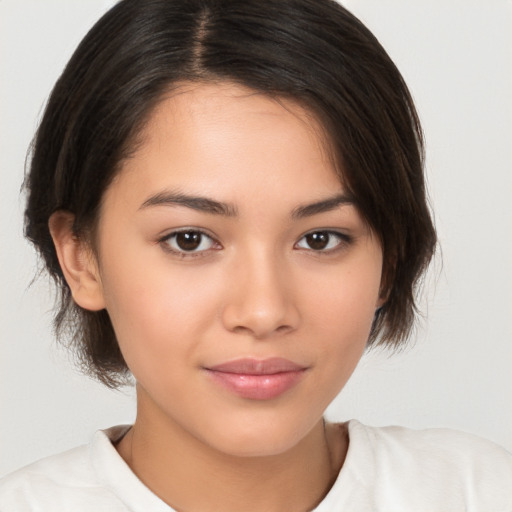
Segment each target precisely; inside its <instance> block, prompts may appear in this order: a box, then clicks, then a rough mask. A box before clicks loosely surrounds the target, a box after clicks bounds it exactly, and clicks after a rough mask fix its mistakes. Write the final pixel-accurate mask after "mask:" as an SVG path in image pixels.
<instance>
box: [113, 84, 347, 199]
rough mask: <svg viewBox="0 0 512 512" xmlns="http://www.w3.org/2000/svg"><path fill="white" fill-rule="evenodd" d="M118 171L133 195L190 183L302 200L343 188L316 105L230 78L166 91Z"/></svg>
mask: <svg viewBox="0 0 512 512" xmlns="http://www.w3.org/2000/svg"><path fill="white" fill-rule="evenodd" d="M119 174H120V175H119V176H118V177H117V178H116V180H115V181H114V183H115V182H116V181H123V182H125V183H126V184H128V183H129V182H131V184H132V195H136V196H140V194H141V193H142V192H143V191H144V192H147V193H150V192H152V193H155V192H158V189H162V188H173V189H176V188H179V189H181V188H184V189H186V191H187V192H188V191H192V192H194V193H202V194H208V195H209V196H212V197H213V196H215V197H218V196H219V195H220V196H229V197H225V198H224V197H221V199H226V200H227V199H229V200H230V202H232V201H233V199H234V198H235V197H236V195H237V194H238V193H241V192H243V191H244V190H249V191H250V190H252V191H253V192H254V193H259V194H265V192H266V193H267V194H266V195H268V198H269V199H271V196H272V194H270V192H271V190H270V187H271V186H274V187H276V188H280V189H281V193H282V191H283V190H284V189H287V190H288V194H287V195H288V196H290V197H293V196H294V195H296V194H297V193H298V194H299V195H300V194H302V195H307V196H308V197H304V198H303V199H304V201H308V200H310V199H311V194H313V195H314V194H315V193H317V194H318V195H322V196H325V195H326V193H328V192H329V193H330V195H332V194H333V192H336V191H339V190H341V188H342V187H341V182H340V178H339V175H338V174H337V172H336V170H335V166H334V164H333V159H332V158H331V156H330V151H329V144H328V143H327V138H326V137H325V135H324V130H323V128H322V126H321V125H320V123H319V122H318V121H317V120H316V118H315V117H314V116H313V115H312V114H311V112H309V111H308V110H307V109H305V108H303V107H302V106H300V105H298V104H297V103H296V102H293V101H291V100H288V99H284V98H272V97H269V96H267V95H265V94H262V93H259V92H256V91H253V90H251V89H249V88H246V87H243V86H240V85H235V84H232V83H220V84H203V83H202V84H183V85H181V86H180V87H178V88H176V89H174V90H173V91H172V92H171V93H169V94H168V95H167V96H165V97H164V98H163V99H162V100H161V101H160V102H159V103H158V105H157V106H156V107H155V108H154V110H153V112H152V113H151V115H150V116H149V118H148V120H147V123H146V124H145V125H144V128H143V130H142V131H141V133H140V136H139V140H138V143H137V146H136V151H135V152H134V153H132V155H131V157H130V158H128V159H127V160H125V161H124V162H123V165H122V167H121V171H120V173H119ZM333 188H334V189H336V190H335V191H333ZM190 189H192V190H190ZM315 191H316V192H315ZM308 192H310V193H308ZM283 199H284V198H283ZM296 199H297V200H302V198H299V197H296Z"/></svg>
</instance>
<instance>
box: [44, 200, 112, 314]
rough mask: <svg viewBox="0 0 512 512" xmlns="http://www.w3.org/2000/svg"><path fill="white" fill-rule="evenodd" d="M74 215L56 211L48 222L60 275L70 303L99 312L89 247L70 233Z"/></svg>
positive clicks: (99, 288)
mask: <svg viewBox="0 0 512 512" xmlns="http://www.w3.org/2000/svg"><path fill="white" fill-rule="evenodd" d="M74 220H75V216H74V215H73V214H72V213H70V212H66V211H63V210H59V211H56V212H55V213H54V214H52V216H51V217H50V220H49V221H48V227H49V228H50V234H51V236H52V239H53V243H54V245H55V250H56V251H57V257H58V258H59V263H60V267H61V269H62V273H63V274H64V277H65V279H66V282H67V283H68V286H69V288H70V290H71V295H72V296H73V300H74V301H75V302H76V303H77V304H78V305H79V306H80V307H82V308H84V309H88V310H90V311H99V310H101V309H104V308H105V300H104V297H103V287H102V284H101V279H100V275H99V271H98V264H97V261H96V258H95V256H94V254H93V253H92V250H91V248H90V246H89V245H88V244H87V242H86V241H85V240H81V239H80V238H79V237H77V236H76V235H75V234H74V232H73V222H74Z"/></svg>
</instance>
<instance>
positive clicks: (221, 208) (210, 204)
mask: <svg viewBox="0 0 512 512" xmlns="http://www.w3.org/2000/svg"><path fill="white" fill-rule="evenodd" d="M353 204H354V199H353V198H352V197H351V196H349V195H347V194H337V195H335V196H334V197H330V198H327V199H323V200H322V201H317V202H316V203H310V204H306V205H303V206H298V207H297V208H295V209H294V210H293V211H292V214H291V217H292V219H294V220H296V219H303V218H305V217H311V216H313V215H317V214H319V213H325V212H329V211H332V210H335V209H336V208H338V207H339V206H344V205H353ZM151 206H185V207H186V208H191V209H192V210H197V211H200V212H205V213H210V214H214V215H222V216H225V217H236V216H238V208H237V207H236V206H235V205H233V204H230V203H224V202H221V201H216V200H214V199H210V198H208V197H203V196H191V195H187V194H183V193H180V192H160V193H158V194H155V195H153V196H151V197H149V198H148V199H146V200H145V201H144V202H143V203H142V205H141V206H140V208H139V209H140V210H142V209H145V208H149V207H151Z"/></svg>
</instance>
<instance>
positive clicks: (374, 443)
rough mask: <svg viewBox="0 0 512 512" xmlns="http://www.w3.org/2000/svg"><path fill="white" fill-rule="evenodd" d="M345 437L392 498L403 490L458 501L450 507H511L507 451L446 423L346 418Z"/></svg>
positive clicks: (406, 496)
mask: <svg viewBox="0 0 512 512" xmlns="http://www.w3.org/2000/svg"><path fill="white" fill-rule="evenodd" d="M349 438H350V442H351V443H353V448H354V449H358V451H359V452H360V453H366V458H367V459H368V458H369V459H371V461H372V464H373V467H374V468H375V472H374V479H375V484H376V485H377V486H380V488H381V491H382V493H384V494H390V493H391V494H392V495H393V496H392V498H393V499H394V500H398V501H399V500H400V495H402V497H404V499H408V500H411V499H413V500H416V499H418V500H420V497H422V498H423V499H428V500H429V501H430V503H431V504H432V503H434V502H436V500H437V502H439V504H441V503H444V506H445V507H446V506H447V504H448V503H451V504H452V506H453V507H459V508H450V510H466V509H470V510H493V511H495V512H500V511H505V510H507V511H509V510H512V455H511V454H510V453H509V452H507V451H506V450H505V449H503V448H501V447H500V446H498V445H496V444H494V443H492V442H490V441H487V440H484V439H481V438H479V437H477V436H474V435H471V434H467V433H464V432H458V431H454V430H449V429H439V428H435V429H426V430H413V429H408V428H403V427H368V426H364V425H362V424H361V423H359V422H356V421H351V422H350V423H349ZM349 450H350V448H349ZM394 482H399V485H398V487H397V486H396V485H395V484H394ZM413 496H416V498H412V497H413ZM437 502H436V503H437ZM417 510H423V509H421V508H420V509H417ZM440 510H441V509H440Z"/></svg>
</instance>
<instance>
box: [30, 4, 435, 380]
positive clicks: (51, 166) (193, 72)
mask: <svg viewBox="0 0 512 512" xmlns="http://www.w3.org/2000/svg"><path fill="white" fill-rule="evenodd" d="M223 80H227V81H231V82H235V83H239V84H242V85H245V86H247V87H250V88H252V89H254V90H257V91H260V92H263V93H265V94H268V95H271V96H273V97H286V98H289V99H292V100H295V101H297V102H299V103H300V104H301V105H303V106H305V107H306V108H307V109H308V110H309V111H310V112H311V113H312V114H314V115H315V116H316V117H317V118H318V120H319V121H320V122H321V124H322V126H323V128H324V130H325V133H326V134H327V137H328V139H329V143H330V146H331V147H332V150H333V153H334V157H335V160H336V163H337V167H338V169H341V170H342V172H341V171H340V179H341V180H342V182H343V184H344V186H345V187H346V188H347V189H348V192H350V193H351V195H352V196H353V197H354V198H355V201H356V205H357V208H358V209H359V211H360V213H361V214H362V216H363V217H364V218H365V220H366V221H367V222H368V224H369V225H370V226H371V228H372V229H373V231H374V232H375V233H376V235H377V236H378V237H379V239H380V241H381V244H382V248H383V254H384V263H383V293H384V295H385V297H386V298H387V300H386V302H385V304H384V306H383V307H382V308H381V309H380V310H379V311H378V312H377V314H376V316H375V319H374V324H373V328H372V332H371V335H370V339H369V341H368V344H369V345H371V344H376V343H380V344H387V345H391V346H398V345H400V344H401V343H402V342H404V341H405V340H406V338H407V336H408V334H409V332H410V329H411V327H412V325H413V321H414V318H415V313H416V308H415V289H416V287H417V284H418V280H419V278H420V277H421V275H422V274H423V272H424V271H425V269H426V267H427V265H428V263H429V261H430V259H431V257H432V254H433V251H434V248H435V244H436V235H435V230H434V227H433V224H432V221H431V217H430V213H429V209H428V206H427V201H426V196H425V184H424V175H423V142H422V132H421V128H420V124H419V121H418V117H417V114H416V111H415V107H414V104H413V101H412V99H411V96H410V94H409V91H408V89H407V87H406V85H405V83H404V81H403V79H402V77H401V75H400V73H399V72H398V70H397V69H396V67H395V65H394V64H393V62H392V61H391V59H390V58H389V56H388V55H387V53H386V52H385V50H384V49H383V48H382V46H381V45H380V44H379V42H378V41H377V39H376V38H375V37H374V36H373V35H372V34H371V32H370V31H369V30H368V29H367V28H366V27H365V26H364V25H363V24H362V23H361V22H360V21H359V20H357V18H355V17H354V16H353V15H352V14H350V13H349V12H348V11H347V10H346V9H344V8H343V7H342V6H340V5H339V4H338V3H336V2H335V1H333V0H123V1H121V2H119V3H118V4H116V5H115V6H114V7H113V8H112V9H111V10H110V11H109V12H107V13H106V14H105V15H104V16H103V17H102V18H101V19H100V20H99V21H98V22H97V23H96V25H95V26H94V27H93V28H92V29H91V31H90V32H89V33H88V34H87V36H86V37H85V38H84V39H83V41H82V42H81V43H80V45H79V47H78V48H77V50H76V51H75V53H74V55H73V56H72V58H71V60H70V62H69V63H68V65H67V67H66V68H65V70H64V72H63V74H62V76H61V77H60V78H59V80H58V82H57V84H56V85H55V88H54V90H53V92H52V94H51V96H50V99H49V101H48V104H47V106H46V110H45V113H44V116H43V119H42V121H41V124H40V126H39V130H38V132H37V134H36V137H35V139H34V143H33V149H32V157H31V163H30V169H29V172H28V176H27V181H26V183H27V191H28V201H27V208H26V236H27V237H28V238H29V239H30V240H31V241H32V242H33V243H34V244H35V246H36V247H37V249H38V250H39V251H40V253H41V255H42V257H43V259H44V262H45V265H46V268H47V270H48V271H49V273H50V275H51V276H52V277H53V278H54V279H55V281H56V283H57V285H58V288H59V290H60V307H59V310H58V312H57V314H56V317H55V327H56V332H57V334H58V335H59V336H60V337H62V335H63V334H66V336H68V340H70V341H69V342H70V344H71V345H72V346H73V347H74V348H75V349H76V353H77V354H78V355H79V356H80V361H81V363H82V365H83V368H84V369H85V370H87V371H88V372H89V373H91V374H93V375H95V376H96V377H98V378H99V379H100V380H101V381H102V382H104V383H105V384H106V385H108V386H112V387H115V386H117V385H118V384H120V383H122V382H123V380H124V378H125V377H126V376H127V375H128V369H127V367H126V364H125V362H124V360H123V357H122V355H121V352H120V350H119V347H118V344H117V340H116V336H115V333H114V330H113V328H112V324H111V322H110V319H109V316H108V313H107V312H106V311H105V310H103V311H99V312H91V311H87V310H84V309H82V308H80V307H79V306H77V305H76V304H75V303H74V302H73V299H72V297H71V294H70V291H69V288H68V286H67V284H66V282H65V279H64V277H63V274H62V271H61V269H60V266H59V263H58V260H57V256H56V252H55V248H54V245H53V242H52V239H51V236H50V233H49V228H48V220H49V217H50V215H51V214H52V213H54V212H55V211H57V210H67V211H70V212H72V213H73V214H74V219H75V220H74V226H73V228H74V232H75V234H76V236H78V237H80V236H85V234H86V233H88V232H90V230H91V229H92V228H93V227H94V225H95V222H96V220H97V214H98V209H99V205H100V201H101V198H102V195H103V193H104V192H105V190H106V188H107V187H108V185H109V183H110V182H111V180H112V178H113V176H114V174H115V173H116V172H117V171H118V169H119V164H120V162H121V161H122V160H123V159H124V158H126V156H127V155H128V154H129V152H130V149H132V150H133V147H131V146H133V141H134V140H135V138H136V135H137V134H138V132H139V131H140V129H141V127H142V125H143V123H144V121H145V120H146V119H147V118H148V116H149V115H150V113H151V111H152V109H153V108H154V106H155V105H156V104H157V103H158V101H159V100H160V99H161V98H162V95H163V94H164V93H166V92H168V91H169V90H171V89H172V87H173V85H174V84H177V83H182V82H185V81H223Z"/></svg>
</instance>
